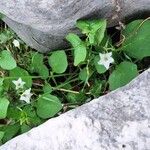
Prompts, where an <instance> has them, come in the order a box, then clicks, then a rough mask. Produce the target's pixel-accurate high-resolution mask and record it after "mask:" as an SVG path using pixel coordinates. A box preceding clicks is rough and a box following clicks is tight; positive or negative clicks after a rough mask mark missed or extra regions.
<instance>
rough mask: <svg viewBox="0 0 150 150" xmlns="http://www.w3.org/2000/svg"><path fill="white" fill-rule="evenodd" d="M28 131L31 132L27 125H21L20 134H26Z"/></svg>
mask: <svg viewBox="0 0 150 150" xmlns="http://www.w3.org/2000/svg"><path fill="white" fill-rule="evenodd" d="M29 130H31V127H30V126H28V125H27V124H25V123H24V124H23V125H21V134H23V133H26V132H28V131H29Z"/></svg>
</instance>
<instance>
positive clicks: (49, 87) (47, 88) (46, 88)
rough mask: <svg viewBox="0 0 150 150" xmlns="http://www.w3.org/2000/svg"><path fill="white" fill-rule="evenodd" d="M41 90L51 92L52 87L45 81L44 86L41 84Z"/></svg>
mask: <svg viewBox="0 0 150 150" xmlns="http://www.w3.org/2000/svg"><path fill="white" fill-rule="evenodd" d="M43 91H44V93H49V94H50V93H52V91H53V89H52V87H51V85H50V84H49V83H46V84H45V85H44V86H43Z"/></svg>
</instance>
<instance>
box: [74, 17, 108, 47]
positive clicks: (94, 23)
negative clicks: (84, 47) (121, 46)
mask: <svg viewBox="0 0 150 150" xmlns="http://www.w3.org/2000/svg"><path fill="white" fill-rule="evenodd" d="M76 25H77V27H78V28H79V29H81V31H82V33H83V34H86V35H87V36H88V38H89V42H90V44H94V43H96V44H97V45H99V44H100V43H101V41H102V40H103V38H104V34H105V31H106V26H107V23H106V20H103V19H99V20H79V21H77V24H76Z"/></svg>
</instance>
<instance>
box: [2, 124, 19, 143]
mask: <svg viewBox="0 0 150 150" xmlns="http://www.w3.org/2000/svg"><path fill="white" fill-rule="evenodd" d="M19 130H20V124H19V123H16V124H13V125H7V126H6V127H5V128H4V132H5V134H4V137H3V142H4V143H5V142H7V141H8V140H10V139H12V138H13V137H14V136H15V135H16V134H17V133H18V131H19Z"/></svg>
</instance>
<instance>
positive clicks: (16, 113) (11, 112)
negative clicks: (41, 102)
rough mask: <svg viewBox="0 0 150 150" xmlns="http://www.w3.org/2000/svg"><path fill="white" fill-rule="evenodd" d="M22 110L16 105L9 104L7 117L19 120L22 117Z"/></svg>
mask: <svg viewBox="0 0 150 150" xmlns="http://www.w3.org/2000/svg"><path fill="white" fill-rule="evenodd" d="M20 115H21V111H20V110H19V109H18V108H16V106H12V105H11V106H9V107H8V112H7V118H9V119H12V120H16V121H18V120H19V119H20Z"/></svg>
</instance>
